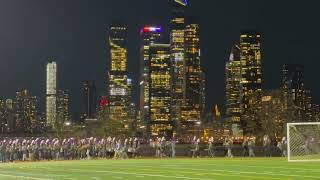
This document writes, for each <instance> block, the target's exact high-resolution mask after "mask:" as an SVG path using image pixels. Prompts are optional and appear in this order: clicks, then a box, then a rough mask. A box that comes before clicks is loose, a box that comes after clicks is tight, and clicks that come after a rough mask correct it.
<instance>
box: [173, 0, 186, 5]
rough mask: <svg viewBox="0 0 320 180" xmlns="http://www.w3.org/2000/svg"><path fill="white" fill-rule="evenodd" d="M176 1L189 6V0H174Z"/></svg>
mask: <svg viewBox="0 0 320 180" xmlns="http://www.w3.org/2000/svg"><path fill="white" fill-rule="evenodd" d="M174 1H175V2H176V3H178V4H181V5H182V6H187V5H188V2H187V0H174Z"/></svg>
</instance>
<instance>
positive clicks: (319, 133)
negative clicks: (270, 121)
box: [287, 122, 320, 161]
mask: <svg viewBox="0 0 320 180" xmlns="http://www.w3.org/2000/svg"><path fill="white" fill-rule="evenodd" d="M287 137H288V138H287V139H288V143H287V149H288V161H320V122H310V123H288V124H287Z"/></svg>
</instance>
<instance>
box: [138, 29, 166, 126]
mask: <svg viewBox="0 0 320 180" xmlns="http://www.w3.org/2000/svg"><path fill="white" fill-rule="evenodd" d="M161 32H162V29H161V27H160V26H144V27H143V28H142V29H141V31H140V36H141V46H140V83H139V85H140V112H141V114H140V116H141V121H143V122H145V123H146V122H147V121H149V119H150V114H149V110H150V104H149V83H150V57H149V56H150V45H151V44H155V43H160V40H161Z"/></svg>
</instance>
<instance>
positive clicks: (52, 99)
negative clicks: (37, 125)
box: [46, 61, 57, 128]
mask: <svg viewBox="0 0 320 180" xmlns="http://www.w3.org/2000/svg"><path fill="white" fill-rule="evenodd" d="M46 85H47V87H46V119H47V126H48V127H52V128H54V126H55V123H56V120H57V117H56V116H57V63H56V62H55V61H51V62H48V64H47V82H46Z"/></svg>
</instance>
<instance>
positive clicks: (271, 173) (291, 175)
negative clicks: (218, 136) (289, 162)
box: [171, 166, 320, 179]
mask: <svg viewBox="0 0 320 180" xmlns="http://www.w3.org/2000/svg"><path fill="white" fill-rule="evenodd" d="M220 167H223V166H220ZM171 168H172V169H177V170H192V171H206V172H208V171H217V172H227V173H239V174H257V175H272V176H287V177H303V178H315V179H320V176H305V175H295V174H280V173H273V172H264V173H259V172H252V171H230V170H219V169H210V170H208V169H198V168H197V169H194V168H178V167H171Z"/></svg>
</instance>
